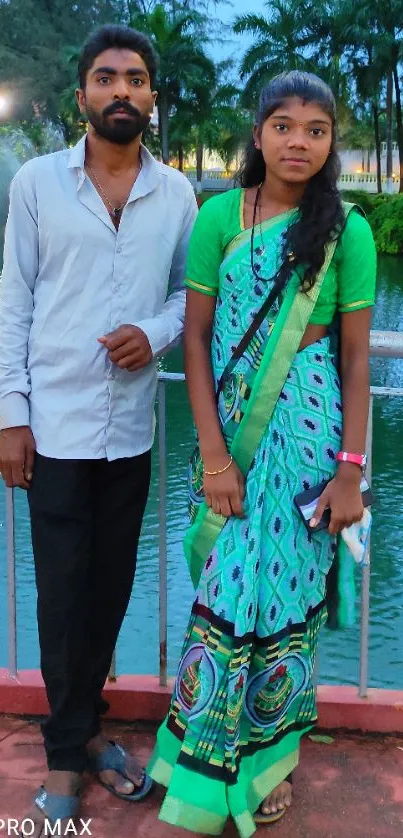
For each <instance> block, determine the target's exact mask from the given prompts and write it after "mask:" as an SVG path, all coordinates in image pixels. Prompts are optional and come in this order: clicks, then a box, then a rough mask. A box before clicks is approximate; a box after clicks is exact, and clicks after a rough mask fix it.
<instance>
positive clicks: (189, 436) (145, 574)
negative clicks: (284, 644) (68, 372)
mask: <svg viewBox="0 0 403 838" xmlns="http://www.w3.org/2000/svg"><path fill="white" fill-rule="evenodd" d="M373 326H374V328H376V329H391V330H396V331H402V330H403V259H397V258H394V257H381V258H380V260H379V285H378V303H377V306H376V310H375V314H374V324H373ZM371 364H372V383H373V384H377V385H383V386H390V387H403V362H402V361H398V360H394V359H391V360H380V359H373V360H372V362H371ZM164 369H167V370H170V371H180V370H181V369H182V360H181V354H180V352H179V351H177V352H175V353H172V354H171V356H170V357H169V358H168V359H166V360H165V361H164ZM401 409H402V406H401V401H400V400H399V399H386V398H382V399H377V400H375V412H374V441H375V444H374V462H373V481H372V482H373V489H374V493H375V495H376V500H377V503H376V507H375V508H374V527H373V538H372V569H371V627H370V658H369V677H370V685H371V686H379V687H388V688H399V687H400V688H403V654H402V650H403V647H402V638H403V528H402V526H401V521H402V498H403V434H402V422H401ZM192 445H193V431H192V424H191V419H190V412H189V405H188V401H187V397H186V390H185V385H184V384H182V383H174V384H169V385H168V390H167V446H168V448H167V469H168V665H169V672H170V673H172V674H173V673H174V672H175V668H176V665H177V662H178V658H179V655H180V650H181V644H182V639H183V633H184V630H185V626H186V623H187V619H188V615H189V610H190V607H191V603H192V586H191V583H190V580H189V577H188V573H187V568H186V565H185V561H184V558H183V553H182V538H183V535H184V532H185V529H186V526H187V512H186V482H185V474H186V464H187V458H188V456H189V453H190V451H191V449H192ZM16 554H17V612H18V665H19V667H20V668H21V669H25V668H29V669H33V668H37V667H38V666H39V649H38V641H37V629H36V616H35V608H36V602H35V586H34V570H33V561H32V553H31V546H30V534H29V521H28V512H27V503H26V497H25V494H24V493H23V492H20V491H19V490H17V492H16ZM357 576H358V579H359V572H358V574H357ZM0 602H1V603H2V608H1V610H0V667H1V666H6V664H7V609H6V555H5V493H4V488H3V484H2V483H1V486H0ZM357 614H358V616H359V611H358V610H357ZM157 631H158V463H157V459H156V457H155V463H154V476H153V484H152V490H151V494H150V499H149V503H148V507H147V513H146V517H145V521H144V526H143V533H142V539H141V545H140V550H139V557H138V570H137V575H136V581H135V586H134V590H133V595H132V598H131V602H130V606H129V609H128V613H127V616H126V618H125V621H124V625H123V628H122V632H121V636H120V639H119V644H118V648H117V671H118V672H121V673H148V674H156V673H157V672H158V654H159V652H158V634H157ZM358 656H359V623H358V622H357V626H356V627H354V628H352V629H349V630H347V631H344V632H340V633H334V632H329V631H327V630H324V632H323V634H322V641H321V647H320V656H319V658H320V680H321V681H323V682H336V683H345V684H353V683H356V682H357V677H358Z"/></svg>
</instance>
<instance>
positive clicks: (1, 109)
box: [0, 93, 11, 118]
mask: <svg viewBox="0 0 403 838" xmlns="http://www.w3.org/2000/svg"><path fill="white" fill-rule="evenodd" d="M10 104H11V103H10V97H9V96H7V94H6V93H0V118H1V117H2V116H6V115H7V114H8V111H9V110H10Z"/></svg>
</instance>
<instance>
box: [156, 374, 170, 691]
mask: <svg viewBox="0 0 403 838" xmlns="http://www.w3.org/2000/svg"><path fill="white" fill-rule="evenodd" d="M165 386H166V385H165V381H164V380H160V381H159V382H158V456H159V533H158V541H159V644H160V685H161V687H166V686H167V615H168V601H167V590H168V576H167V494H166V493H167V486H166V475H167V467H166V425H165V422H166V389H165Z"/></svg>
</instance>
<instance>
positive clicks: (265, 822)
mask: <svg viewBox="0 0 403 838" xmlns="http://www.w3.org/2000/svg"><path fill="white" fill-rule="evenodd" d="M286 811H287V809H278V811H277V812H269V814H267V815H266V813H265V812H263V810H262V807H261V806H259V809H258V810H257V812H256V814H255V823H256V824H257V825H258V826H270V824H272V823H277V821H281V818H283V817H284V815H285V813H286Z"/></svg>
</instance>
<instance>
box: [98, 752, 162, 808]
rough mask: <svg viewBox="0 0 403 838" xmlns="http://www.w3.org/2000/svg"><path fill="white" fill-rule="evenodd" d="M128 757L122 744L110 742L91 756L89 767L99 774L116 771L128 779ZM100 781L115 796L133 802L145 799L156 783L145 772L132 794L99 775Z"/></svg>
mask: <svg viewBox="0 0 403 838" xmlns="http://www.w3.org/2000/svg"><path fill="white" fill-rule="evenodd" d="M127 758H128V754H127V753H126V751H125V749H124V748H122V747H121V745H117V744H116V742H109V744H108V747H107V748H105V750H104V751H102V753H101V754H97V755H96V756H91V757H90V758H89V769H90V771H91V772H92V773H93V774H97V775H99V774H100V772H101V771H116V772H117V774H120V775H121V777H124V778H125V779H126V780H130V777H128V776H127V773H126V761H127ZM98 782H99V783H100V784H101V786H103V787H104V788H105V789H107V790H108V791H110V792H111V794H114V795H115V797H119V798H120V800H131V801H132V802H137V801H139V800H143V799H144V798H145V797H147V795H148V794H150V792H151V791H152V789H153V788H154V783H153V781H152V779H151V777H149V776H148V775H147V774H144V779H143V782H142V784H141V786H138V787H137V788H135V790H134V791H133V792H132V793H131V794H124V792H121V791H117V790H116V789H115V787H114V786H112V785H111V784H110V783H104V781H103V780H101V779H100V777H99V776H98ZM131 782H132V781H131ZM133 785H134V783H133Z"/></svg>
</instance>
